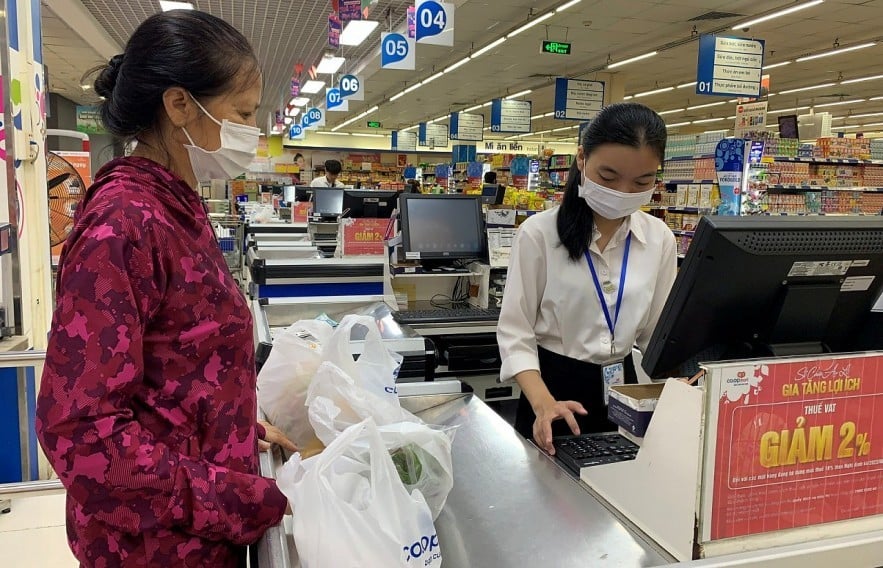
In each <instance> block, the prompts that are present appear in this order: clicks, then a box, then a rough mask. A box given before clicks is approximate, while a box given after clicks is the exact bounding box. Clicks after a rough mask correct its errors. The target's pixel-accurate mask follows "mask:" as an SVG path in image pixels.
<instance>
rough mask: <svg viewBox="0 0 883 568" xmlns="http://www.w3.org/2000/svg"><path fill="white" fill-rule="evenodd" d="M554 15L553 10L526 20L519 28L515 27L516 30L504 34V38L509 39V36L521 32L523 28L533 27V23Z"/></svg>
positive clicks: (511, 36)
mask: <svg viewBox="0 0 883 568" xmlns="http://www.w3.org/2000/svg"><path fill="white" fill-rule="evenodd" d="M554 15H555V12H546V13H545V14H543V15H542V16H538V17H536V18H534V19H533V20H531V21H529V22H527V23H526V24H524V25H523V26H521V27H520V28H517V29H516V30H514V31H511V32H509V33H508V34H506V39H511V38H513V37H515V36H517V35H518V34H520V33H521V32H523V31H525V30H529V29H530V28H532V27H534V26H535V25H537V24H539V23H540V22H545V21H546V20H548V19H549V18H551V17H552V16H554Z"/></svg>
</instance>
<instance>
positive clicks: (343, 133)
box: [316, 132, 350, 136]
mask: <svg viewBox="0 0 883 568" xmlns="http://www.w3.org/2000/svg"><path fill="white" fill-rule="evenodd" d="M316 134H321V135H322V136H349V135H350V133H349V132H316Z"/></svg>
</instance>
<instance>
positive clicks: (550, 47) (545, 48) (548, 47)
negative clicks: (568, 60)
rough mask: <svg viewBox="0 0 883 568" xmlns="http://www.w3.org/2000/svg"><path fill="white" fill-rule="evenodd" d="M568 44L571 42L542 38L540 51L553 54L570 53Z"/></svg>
mask: <svg viewBox="0 0 883 568" xmlns="http://www.w3.org/2000/svg"><path fill="white" fill-rule="evenodd" d="M570 46H571V44H570V43H568V42H566V41H549V40H546V39H544V40H543V43H542V45H541V47H540V51H541V52H542V53H553V54H555V55H570Z"/></svg>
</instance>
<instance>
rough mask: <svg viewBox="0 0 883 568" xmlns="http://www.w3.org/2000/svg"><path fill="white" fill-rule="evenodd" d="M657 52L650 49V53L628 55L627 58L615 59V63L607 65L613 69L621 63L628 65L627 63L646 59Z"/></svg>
mask: <svg viewBox="0 0 883 568" xmlns="http://www.w3.org/2000/svg"><path fill="white" fill-rule="evenodd" d="M657 53H659V52H658V51H651V52H650V53H645V54H643V55H638V56H636V57H630V58H629V59H623V60H622V61H617V62H616V63H611V64H609V65H608V66H607V68H608V69H615V68H616V67H621V66H622V65H628V64H629V63H634V62H635V61H640V60H642V59H647V58H648V57H653V56H654V55H656V54H657Z"/></svg>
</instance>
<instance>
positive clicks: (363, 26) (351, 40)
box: [340, 20, 380, 45]
mask: <svg viewBox="0 0 883 568" xmlns="http://www.w3.org/2000/svg"><path fill="white" fill-rule="evenodd" d="M379 25H380V22H373V21H371V20H350V21H349V22H347V23H346V26H344V28H343V31H342V32H340V45H362V42H364V41H365V40H366V39H368V36H369V35H371V32H373V31H374V30H375V29H376V28H377V26H379Z"/></svg>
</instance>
